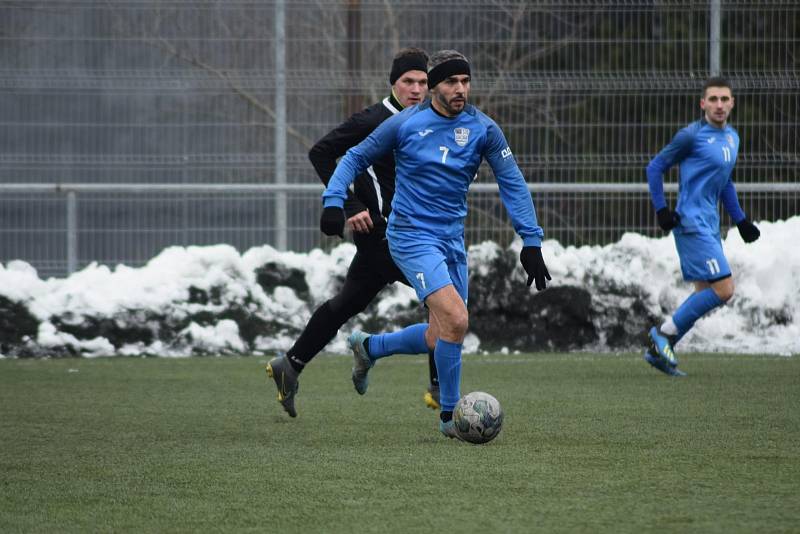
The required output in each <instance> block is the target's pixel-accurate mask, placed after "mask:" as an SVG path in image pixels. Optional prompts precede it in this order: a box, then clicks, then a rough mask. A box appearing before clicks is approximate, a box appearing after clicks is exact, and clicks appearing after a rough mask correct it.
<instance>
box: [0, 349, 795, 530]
mask: <svg viewBox="0 0 800 534" xmlns="http://www.w3.org/2000/svg"><path fill="white" fill-rule="evenodd" d="M681 358H682V360H681V361H682V364H681V367H682V368H684V369H685V370H686V371H687V372H689V376H688V377H686V378H682V379H675V378H669V377H666V376H664V375H661V374H659V373H658V372H656V371H654V370H653V369H651V368H650V367H649V366H648V365H647V364H646V363H644V362H643V361H642V360H641V357H640V356H639V355H632V354H625V355H595V354H588V353H579V354H534V355H513V354H512V355H488V356H467V357H465V361H464V364H463V383H462V392H468V391H473V390H484V391H488V392H490V393H492V394H493V395H495V396H496V397H497V398H498V399H499V400H500V402H501V404H502V405H503V408H504V410H505V414H506V417H505V424H504V428H503V431H502V432H501V434H500V436H499V437H498V438H497V439H496V440H495V441H493V442H491V443H490V444H488V445H483V446H474V445H468V444H465V443H460V442H455V441H451V440H447V439H446V438H444V437H442V436H441V435H439V434H438V431H437V430H436V428H437V427H436V424H437V417H436V414H435V413H434V412H433V411H431V410H429V409H427V408H426V407H425V406H424V404H423V402H422V394H423V392H424V390H425V387H426V385H427V373H428V369H427V360H426V359H425V358H423V357H419V356H413V357H412V356H397V357H394V358H389V359H386V360H381V361H380V362H378V364H377V365H376V367H375V368H374V369H373V370H372V371H371V374H370V389H369V391H368V392H367V394H366V395H365V396H363V397H361V396H359V395H357V394H356V393H355V391H354V390H353V387H352V384H351V382H350V365H351V360H350V359H349V358H346V357H343V356H324V357H319V358H317V360H315V361H314V362H313V363H312V364H311V365H310V366H309V367H308V369H307V370H306V371H305V372H304V373H303V375H302V376H301V387H300V392H299V395H298V397H297V409H298V412H299V416H298V417H297V418H296V419H290V418H289V417H288V416H287V415H286V414H285V413H283V411H282V410H281V408H280V406H279V405H278V403H277V402H276V401H275V388H274V386H273V384H272V382H271V381H268V379H267V377H266V374H265V372H264V364H265V363H266V358H265V357H260V356H259V357H251V358H231V357H226V358H192V359H177V360H176V359H156V358H147V359H139V358H137V359H127V358H110V359H94V360H90V359H64V360H0V532H98V531H100V532H164V531H169V532H209V531H214V532H243V531H250V532H279V533H290V532H425V533H434V532H615V533H616V532H637V533H639V532H703V533H707V532H724V533H731V532H798V530H800V359H798V358H796V357H794V358H787V357H772V356H728V355H719V354H716V355H713V354H712V355H708V354H706V355H701V354H698V355H693V354H690V355H682V356H681Z"/></svg>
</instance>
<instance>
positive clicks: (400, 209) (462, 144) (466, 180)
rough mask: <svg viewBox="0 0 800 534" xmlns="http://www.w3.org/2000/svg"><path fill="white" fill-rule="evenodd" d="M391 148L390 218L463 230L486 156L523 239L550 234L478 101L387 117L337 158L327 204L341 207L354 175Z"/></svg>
mask: <svg viewBox="0 0 800 534" xmlns="http://www.w3.org/2000/svg"><path fill="white" fill-rule="evenodd" d="M389 150H394V155H395V165H396V186H395V187H396V189H395V195H394V199H393V200H392V213H391V215H390V217H389V224H390V225H393V226H394V227H395V228H407V229H410V230H420V231H426V232H430V233H433V234H435V235H440V236H442V237H457V236H461V235H463V233H464V218H465V217H466V215H467V192H468V190H469V186H470V184H471V183H472V181H473V179H474V177H475V174H476V173H477V172H478V167H479V165H480V163H481V160H482V159H486V161H487V162H488V163H489V165H490V167H491V168H492V171H493V172H494V175H495V178H496V180H497V183H498V185H499V188H500V197H501V199H502V201H503V204H504V205H505V207H506V210H507V211H508V214H509V218H510V219H511V223H512V225H513V227H514V230H515V231H516V232H517V233H518V234H519V235H520V237H522V240H523V243H524V245H525V246H541V241H542V236H543V234H544V233H543V231H542V229H541V228H540V227H539V225H538V223H537V220H536V212H535V210H534V207H533V201H532V200H531V195H530V193H529V192H528V188H527V184H526V183H525V178H524V177H523V176H522V173H521V172H520V170H519V167H518V166H517V163H516V161H515V160H514V156H513V154H512V153H511V149H510V148H509V147H508V143H507V142H506V139H505V136H504V135H503V132H502V131H501V130H500V128H499V127H498V126H497V124H495V122H494V121H493V120H492V119H490V118H489V117H487V116H486V115H485V114H483V113H482V112H481V111H480V110H478V109H477V108H475V107H474V106H472V105H467V106H465V108H464V111H462V112H461V113H459V114H458V115H457V116H455V117H451V118H448V117H444V116H442V115H440V114H438V113H436V112H435V111H434V110H433V109H432V108H431V104H430V101H426V102H424V103H422V104H420V105H417V106H413V107H411V108H408V109H405V110H403V112H402V113H399V114H397V115H395V116H394V117H391V118H389V119H387V120H386V121H384V122H383V123H382V124H381V125H380V126H379V127H378V128H377V129H375V131H374V132H372V134H370V135H369V136H368V137H367V138H366V139H365V140H364V141H362V142H361V143H360V144H358V145H356V146H355V147H353V148H351V149H350V150H348V152H347V154H346V155H345V156H344V157H343V158H342V160H341V161H340V162H339V165H338V166H337V167H336V171H335V172H334V174H333V176H332V177H331V180H330V182H329V183H328V187H327V189H326V190H325V192H324V193H323V195H322V196H323V202H324V205H325V206H326V207H328V206H338V207H341V206H342V205H343V203H344V200H345V198H347V195H346V191H347V187H349V185H350V183H351V182H352V180H353V179H354V177H355V176H356V175H358V173H359V172H362V171H363V169H365V168H366V167H367V166H369V164H370V163H371V162H372V161H373V160H374V159H376V158H378V157H380V155H381V154H384V153H386V152H388V151H389Z"/></svg>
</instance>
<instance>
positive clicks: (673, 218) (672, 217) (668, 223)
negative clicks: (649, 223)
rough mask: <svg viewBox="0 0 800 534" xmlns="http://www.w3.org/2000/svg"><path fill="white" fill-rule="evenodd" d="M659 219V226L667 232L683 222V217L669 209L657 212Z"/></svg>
mask: <svg viewBox="0 0 800 534" xmlns="http://www.w3.org/2000/svg"><path fill="white" fill-rule="evenodd" d="M656 217H657V218H658V225H659V226H660V227H661V229H662V230H664V231H665V232H669V231H670V230H672V229H673V228H675V227H676V226H678V224H680V222H681V216H680V215H678V214H677V213H675V212H674V211H672V210H671V209H669V208H661V209H660V210H658V211H657V212H656Z"/></svg>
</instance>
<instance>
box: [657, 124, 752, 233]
mask: <svg viewBox="0 0 800 534" xmlns="http://www.w3.org/2000/svg"><path fill="white" fill-rule="evenodd" d="M738 154H739V135H738V134H737V133H736V130H735V129H734V128H733V127H731V126H730V125H726V126H725V127H723V128H716V127H714V126H712V125H711V124H709V123H708V122H706V121H705V120H699V121H696V122H693V123H691V124H689V125H688V126H687V127H685V128H683V129H682V130H680V131H679V132H678V133H677V134H676V135H675V137H674V138H673V139H672V141H671V142H670V143H669V144H668V145H667V146H666V147H664V149H663V150H661V152H660V153H659V154H658V156H656V158H654V159H653V161H652V162H651V163H650V165H649V166H648V169H647V171H648V181H649V182H650V190H651V195H652V197H653V204H654V205H655V207H656V209H660V208H662V207H665V206H666V202H665V200H664V198H663V187H662V186H661V180H662V174H663V172H664V171H666V170H668V169H669V168H670V167H672V166H673V165H676V164H678V165H679V166H680V167H679V168H680V184H679V190H678V204H677V206H676V208H675V211H676V212H678V214H679V215H680V225H681V228H682V229H683V230H684V231H689V232H703V233H718V232H719V222H720V221H719V212H718V210H717V205H718V203H719V200H720V198H722V200H723V203H724V205H725V208H726V209H727V211H728V213H729V214H730V215H731V217H732V218H733V220H734V222H739V221H740V220H741V219H743V218H744V212H742V210H741V207H740V206H739V202H738V200H737V198H736V190H735V189H734V186H733V181H732V179H731V176H732V172H733V168H734V165H736V158H737V156H738ZM654 181H657V184H654ZM654 185H657V187H654Z"/></svg>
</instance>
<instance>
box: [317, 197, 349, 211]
mask: <svg viewBox="0 0 800 534" xmlns="http://www.w3.org/2000/svg"><path fill="white" fill-rule="evenodd" d="M322 207H323V208H342V209H344V200H343V199H341V198H339V197H325V198H323V199H322Z"/></svg>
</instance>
